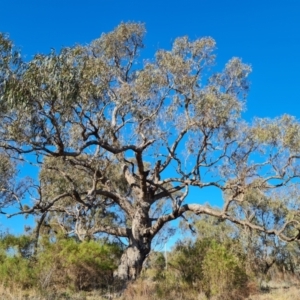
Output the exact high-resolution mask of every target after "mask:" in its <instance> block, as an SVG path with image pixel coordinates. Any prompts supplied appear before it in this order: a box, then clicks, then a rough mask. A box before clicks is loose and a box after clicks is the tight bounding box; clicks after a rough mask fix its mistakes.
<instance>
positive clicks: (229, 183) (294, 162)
mask: <svg viewBox="0 0 300 300" xmlns="http://www.w3.org/2000/svg"><path fill="white" fill-rule="evenodd" d="M144 33H145V29H144V26H143V25H142V24H138V23H125V24H121V25H119V26H118V27H117V28H116V29H115V30H113V31H112V32H110V33H107V34H103V35H102V36H101V37H100V38H98V39H96V40H94V41H92V42H91V43H90V44H88V45H84V46H82V45H77V46H74V47H70V48H63V49H61V51H60V52H55V51H54V50H53V51H51V52H50V53H49V54H47V55H44V54H36V55H35V56H34V57H33V58H32V59H31V60H29V61H24V60H22V57H21V55H20V53H19V51H18V50H17V49H16V48H14V46H13V44H12V42H11V41H10V40H9V38H8V37H7V36H5V35H1V36H0V67H1V71H0V101H1V102H0V106H1V111H0V124H1V125H0V126H1V127H0V147H1V149H2V150H1V151H2V152H3V153H4V154H5V155H6V156H9V157H10V159H11V161H12V163H13V164H17V165H18V167H17V168H19V169H20V168H24V166H26V162H27V163H30V164H34V165H35V166H36V167H38V168H39V170H40V171H39V177H38V178H36V176H32V177H33V178H32V180H31V181H29V182H31V183H28V184H27V185H28V188H27V189H26V190H25V189H24V197H23V199H20V198H18V200H16V201H15V206H14V208H15V209H16V211H15V212H14V213H10V216H13V215H16V214H33V215H35V216H38V217H40V218H41V219H40V224H42V223H43V222H44V221H45V220H46V217H47V214H50V215H52V216H55V218H56V220H57V224H60V225H61V227H62V228H63V230H64V231H65V232H66V234H77V235H78V236H79V237H80V238H81V239H85V238H92V237H94V236H95V235H97V234H101V233H106V234H109V235H112V236H116V237H119V238H124V239H127V248H126V250H125V251H124V254H123V256H122V258H121V261H120V265H119V268H118V270H117V272H116V276H117V277H120V278H122V279H135V278H136V277H137V276H138V275H139V273H140V271H141V269H142V265H143V262H144V260H145V258H146V257H147V255H148V254H149V252H150V250H151V242H152V240H153V238H154V237H155V236H156V235H157V234H158V233H159V232H160V231H161V230H162V229H163V227H164V226H165V225H166V224H167V223H168V222H170V221H172V220H175V219H177V218H180V217H183V218H185V214H186V213H187V212H191V213H194V214H197V215H201V214H208V215H211V216H214V217H217V218H219V219H227V220H229V221H231V222H234V223H236V224H240V225H241V226H245V227H249V228H252V229H255V230H259V231H262V232H266V233H268V234H276V235H278V236H279V237H280V238H281V239H283V240H286V241H292V240H295V239H297V238H298V236H299V231H298V226H299V218H298V217H299V215H298V208H299V203H298V198H299V197H298V189H297V186H298V182H297V177H298V176H299V173H300V172H299V162H298V160H299V150H300V137H299V129H300V124H299V123H298V121H297V120H296V119H295V118H293V117H290V116H287V115H284V116H282V117H280V118H276V119H273V120H271V119H254V120H253V122H251V123H247V122H246V121H244V120H243V119H242V116H241V114H242V112H243V109H244V107H245V99H246V98H245V97H246V94H247V91H248V88H249V86H248V81H247V77H248V75H249V73H250V71H251V68H250V66H249V65H246V64H244V63H243V62H242V61H241V60H240V59H238V58H233V59H231V60H230V61H229V62H228V63H227V64H226V65H225V68H224V70H223V71H221V72H212V67H213V65H214V62H215V55H214V49H215V41H214V40H213V39H212V38H210V37H205V38H200V39H197V40H195V41H190V40H189V39H188V37H181V38H177V39H176V40H175V41H174V43H173V46H172V49H171V50H170V51H166V50H159V51H157V53H156V55H155V57H154V58H153V59H152V60H148V61H144V62H142V61H141V60H140V58H139V55H140V52H141V49H142V48H143V47H144V45H143V37H144ZM17 181H18V180H17ZM17 181H16V182H17ZM191 188H192V189H193V191H196V189H198V190H199V191H200V190H202V189H208V190H209V191H210V190H211V189H212V188H214V189H218V190H219V191H220V192H221V193H220V195H221V194H222V195H223V199H224V206H223V207H222V208H216V209H214V208H212V207H210V206H209V205H206V204H201V203H203V199H202V198H201V193H199V194H198V195H197V193H196V192H193V194H192V195H193V197H192V196H191V197H188V195H189V191H190V190H191ZM209 188H210V189H209ZM253 190H255V191H256V192H257V194H260V195H262V196H263V197H261V199H262V200H261V201H264V200H263V199H266V198H267V199H268V202H269V203H271V202H272V201H273V200H274V201H277V200H278V199H280V197H283V198H282V199H283V201H282V206H280V207H278V209H282V210H283V211H284V214H283V218H281V220H280V222H278V223H276V222H275V220H274V223H273V224H270V226H269V227H265V226H263V224H262V223H260V222H259V221H257V220H259V219H257V220H256V219H255V218H253V217H252V215H253V214H254V215H255V210H252V209H251V201H250V199H249V197H248V198H247V197H246V195H247V194H248V193H249V191H253ZM26 192H28V193H29V194H30V200H29V197H28V196H26V195H28V194H26ZM214 195H215V193H214ZM193 198H194V199H193ZM205 200H207V199H205ZM210 200H214V199H210ZM22 201H25V202H26V205H27V206H26V207H25V205H24V202H22ZM193 201H194V202H193ZM4 202H5V199H4V200H3V204H4ZM10 203H11V202H10ZM237 207H238V208H240V209H239V210H237ZM11 211H12V208H10V212H11ZM237 211H239V213H237ZM3 212H5V210H4V209H3ZM65 220H67V221H65ZM87 223H88V224H87ZM65 224H68V226H65Z"/></svg>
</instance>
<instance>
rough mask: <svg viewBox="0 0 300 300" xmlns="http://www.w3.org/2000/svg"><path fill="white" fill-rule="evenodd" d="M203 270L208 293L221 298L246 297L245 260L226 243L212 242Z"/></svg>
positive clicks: (205, 287)
mask: <svg viewBox="0 0 300 300" xmlns="http://www.w3.org/2000/svg"><path fill="white" fill-rule="evenodd" d="M202 270H203V288H204V290H205V292H206V294H207V295H211V296H215V298H218V297H219V299H226V298H227V299H239V298H240V297H242V298H241V299H244V297H245V294H247V288H246V287H247V282H248V277H247V274H246V271H245V268H244V265H243V261H241V259H239V258H238V257H237V256H236V255H233V254H232V253H231V252H230V251H229V250H228V249H227V248H226V247H225V246H224V245H221V244H218V243H216V242H212V243H211V245H210V248H209V249H208V250H207V252H206V255H205V257H204V260H203V266H202ZM233 295H235V296H233Z"/></svg>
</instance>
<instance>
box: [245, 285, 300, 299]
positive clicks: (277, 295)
mask: <svg viewBox="0 0 300 300" xmlns="http://www.w3.org/2000/svg"><path fill="white" fill-rule="evenodd" d="M298 299H300V287H295V286H293V287H290V288H279V289H270V291H269V292H268V293H263V294H258V295H255V296H251V297H249V298H248V300H298Z"/></svg>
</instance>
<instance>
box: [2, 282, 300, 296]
mask: <svg viewBox="0 0 300 300" xmlns="http://www.w3.org/2000/svg"><path fill="white" fill-rule="evenodd" d="M252 292H253V293H252V295H251V296H250V297H248V298H247V300H298V299H300V286H290V287H288V286H286V287H283V286H282V284H281V286H280V285H279V284H277V285H276V284H270V289H269V290H268V291H266V292H258V291H257V289H256V288H255V287H254V286H253V289H252ZM188 294H189V295H188ZM188 294H185V295H183V294H181V295H173V294H172V295H170V296H171V298H173V297H175V298H173V299H179V300H180V299H181V300H187V299H189V300H208V299H207V298H206V297H205V295H204V294H197V293H195V292H194V291H190V293H188ZM171 298H170V299H171ZM0 299H5V300H108V299H110V300H113V299H115V300H127V299H128V300H157V295H156V294H155V288H154V286H153V283H151V282H149V281H146V280H140V281H138V282H136V283H134V284H132V285H130V286H129V287H128V288H127V290H126V291H125V292H124V293H123V295H122V296H121V297H120V296H119V297H117V296H116V295H115V294H114V293H107V294H106V295H105V297H103V296H102V295H101V294H100V292H98V291H93V292H89V293H78V294H72V295H70V294H67V293H62V294H60V295H58V294H49V293H48V294H46V293H45V295H41V294H40V292H37V291H35V290H26V291H23V290H21V289H19V288H17V287H15V288H6V287H5V286H3V285H0ZM231 299H232V298H231ZM239 299H241V298H239ZM211 300H213V299H211ZM232 300H235V299H232ZM245 300H246V299H245Z"/></svg>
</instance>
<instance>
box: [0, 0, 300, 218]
mask: <svg viewBox="0 0 300 300" xmlns="http://www.w3.org/2000/svg"><path fill="white" fill-rule="evenodd" d="M0 4H1V6H0V7H1V17H0V31H1V32H6V33H8V34H9V35H10V38H11V39H12V40H13V41H14V42H15V44H16V45H17V46H18V47H20V49H21V50H22V53H23V55H25V57H26V59H28V60H29V59H30V58H31V57H32V56H33V55H34V54H35V53H37V52H41V53H48V52H49V51H50V48H56V49H59V48H61V47H62V46H72V45H75V44H76V43H83V44H85V43H88V42H90V41H91V40H93V39H95V38H98V37H99V36H100V35H101V33H102V32H108V31H110V30H112V29H113V28H114V27H116V26H117V25H118V24H119V23H120V22H122V21H123V22H126V21H139V22H144V23H145V24H146V28H147V35H146V38H145V45H146V48H145V50H144V51H143V54H142V55H143V58H153V54H154V53H155V51H156V50H158V49H160V48H164V49H170V47H171V44H172V41H173V40H174V39H175V38H176V37H178V36H183V35H188V36H189V37H190V38H191V39H195V38H199V37H202V36H212V37H213V38H214V39H215V40H216V42H217V51H216V54H217V60H216V62H217V66H216V67H217V68H218V69H221V68H222V67H223V66H224V64H225V63H226V61H228V60H229V59H230V58H231V57H233V56H237V57H241V58H242V60H243V61H244V62H246V63H249V64H251V65H252V68H253V73H252V74H251V77H250V81H251V90H250V94H249V97H248V102H247V111H246V113H245V117H246V118H247V119H248V120H250V119H252V118H253V117H254V116H259V117H275V116H278V115H281V114H283V113H289V114H292V115H295V116H296V117H297V118H300V1H299V0H285V1H283V0H272V1H271V0H185V1H178V0H173V1H169V0H167V1H163V0H160V1H157V0H152V1H149V0H142V1H141V0H140V1H137V0H85V1H81V0H72V1H71V0H48V1H46V0H0ZM2 218H3V217H1V219H0V223H2ZM13 222H15V221H13Z"/></svg>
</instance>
